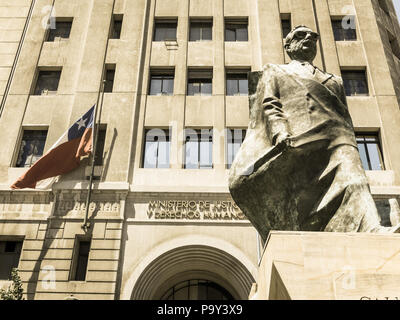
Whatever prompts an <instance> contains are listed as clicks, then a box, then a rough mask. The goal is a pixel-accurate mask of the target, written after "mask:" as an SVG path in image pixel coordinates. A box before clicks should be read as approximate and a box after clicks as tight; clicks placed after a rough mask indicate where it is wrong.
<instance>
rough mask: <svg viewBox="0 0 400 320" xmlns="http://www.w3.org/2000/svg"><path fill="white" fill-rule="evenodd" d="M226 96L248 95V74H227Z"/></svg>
mask: <svg viewBox="0 0 400 320" xmlns="http://www.w3.org/2000/svg"><path fill="white" fill-rule="evenodd" d="M226 79H227V80H226V94H227V95H228V96H236V95H243V96H244V95H247V94H248V80H247V74H246V73H236V74H233V73H227V75H226Z"/></svg>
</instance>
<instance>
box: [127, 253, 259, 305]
mask: <svg viewBox="0 0 400 320" xmlns="http://www.w3.org/2000/svg"><path fill="white" fill-rule="evenodd" d="M254 282H255V281H254V279H253V277H252V275H251V273H250V272H249V271H248V270H247V268H246V267H245V266H244V265H243V264H242V263H241V262H240V261H239V260H237V259H236V258H235V257H233V256H232V255H230V254H229V253H227V252H225V251H223V250H220V249H217V248H214V247H210V246H201V245H189V246H183V247H178V248H175V249H173V250H170V251H168V252H165V253H164V254H162V255H160V256H159V257H158V258H156V259H155V260H154V261H152V262H151V263H150V264H149V265H148V266H147V267H146V269H145V270H144V271H143V272H142V273H141V275H140V277H139V278H138V280H137V281H136V283H135V285H134V288H133V292H132V295H131V299H133V300H159V299H179V300H181V299H183V300H185V299H184V298H185V297H186V298H187V299H195V298H196V299H206V298H207V297H208V296H209V297H210V299H211V298H213V299H214V300H215V299H217V298H218V297H219V299H222V300H224V299H230V300H232V299H233V300H236V299H237V300H245V299H247V298H248V295H249V293H250V289H251V286H252V284H253V283H254ZM207 290H208V291H207ZM174 291H175V292H176V291H179V292H178V296H175V295H174V293H173V292H174ZM191 295H192V296H191Z"/></svg>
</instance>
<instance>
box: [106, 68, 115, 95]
mask: <svg viewBox="0 0 400 320" xmlns="http://www.w3.org/2000/svg"><path fill="white" fill-rule="evenodd" d="M114 77H115V64H107V65H106V70H105V71H104V81H105V82H104V92H113V87H114Z"/></svg>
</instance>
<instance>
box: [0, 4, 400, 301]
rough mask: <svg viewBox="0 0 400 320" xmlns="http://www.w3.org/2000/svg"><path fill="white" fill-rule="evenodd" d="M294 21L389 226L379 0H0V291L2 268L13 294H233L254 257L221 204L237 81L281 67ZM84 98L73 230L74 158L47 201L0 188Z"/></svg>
mask: <svg viewBox="0 0 400 320" xmlns="http://www.w3.org/2000/svg"><path fill="white" fill-rule="evenodd" d="M49 16H50V19H49ZM353 17H355V18H354V19H353ZM338 22H339V23H338ZM297 25H307V26H310V27H312V28H313V29H314V30H317V31H318V32H319V33H320V35H321V41H320V44H319V49H320V50H319V53H318V56H317V59H316V65H317V66H318V67H319V68H320V69H322V70H326V71H327V72H331V73H334V74H338V75H340V74H342V75H343V77H344V78H345V85H346V89H347V90H348V95H349V96H348V104H349V108H350V113H351V115H352V118H353V122H354V125H355V128H356V131H357V134H358V138H359V140H358V141H359V146H360V148H362V150H363V153H362V159H363V163H364V164H365V166H366V169H368V171H367V174H368V177H369V179H370V185H371V190H372V193H373V195H374V197H375V198H376V200H377V203H378V204H379V208H380V210H381V214H382V220H383V221H382V223H388V214H387V212H388V210H389V209H390V205H389V202H388V199H396V198H398V197H399V196H400V148H398V145H399V143H400V125H399V124H400V109H399V108H400V106H399V103H400V48H399V41H398V38H399V35H400V27H399V23H398V21H397V17H396V14H395V11H394V8H393V4H392V1H391V0H386V1H385V0H384V1H378V0H357V1H352V0H323V1H320V0H229V1H223V0H135V1H131V0H101V1H100V0H83V1H82V0H68V1H66V0H0V101H1V105H0V108H1V109H0V131H1V132H2V138H1V144H0V145H1V152H0V271H1V272H0V277H2V280H0V281H2V282H1V283H2V284H3V285H4V286H5V285H7V282H6V281H5V279H6V278H7V277H6V273H7V272H8V271H7V270H8V269H7V268H10V267H11V266H18V268H19V274H20V276H21V278H22V281H23V286H24V290H25V295H26V298H27V299H64V298H65V297H67V296H70V295H73V296H74V297H76V298H78V299H160V298H163V299H167V298H168V299H173V298H175V299H178V298H207V297H209V298H218V299H219V298H234V299H246V298H247V297H248V296H249V293H250V290H251V286H252V284H253V283H254V282H256V280H257V279H256V276H257V272H256V271H257V264H258V260H259V257H260V250H261V246H262V245H261V244H260V240H259V237H258V236H257V233H256V231H255V229H254V228H253V227H252V225H251V224H250V223H249V222H248V221H247V220H246V218H245V217H244V216H243V214H242V213H241V212H240V211H239V209H238V208H237V207H236V205H235V204H234V203H233V201H232V199H231V198H230V195H229V191H228V184H227V177H228V168H229V163H230V161H231V160H232V157H233V156H234V153H235V148H236V147H237V145H238V144H239V145H240V141H241V136H240V137H239V138H237V139H236V137H233V138H232V134H231V133H232V132H233V133H234V134H235V133H237V132H239V133H243V131H242V130H245V129H246V127H247V125H248V96H247V91H246V90H247V89H246V88H247V83H246V81H247V80H246V74H247V72H248V71H257V70H260V69H261V68H262V66H263V65H264V64H266V63H285V62H289V59H288V57H287V56H286V55H285V53H284V51H283V34H284V33H285V32H287V30H288V29H290V27H291V26H297ZM344 25H348V26H351V28H350V31H349V29H346V28H343V26H344ZM48 26H50V28H49V27H48ZM340 26H341V27H340ZM341 28H342V29H343V30H347V31H343V30H340V29H341ZM351 30H352V31H351ZM102 78H103V79H105V80H106V81H105V86H104V87H105V90H104V91H105V92H104V95H100V96H99V88H100V84H101V83H102ZM98 98H99V100H100V103H99V105H100V104H101V105H102V113H101V120H100V122H101V127H100V129H101V132H103V134H102V137H103V138H104V139H103V138H102V139H100V140H101V141H102V147H101V148H100V150H101V151H102V154H101V158H100V160H99V162H98V163H97V166H96V167H95V175H96V177H97V178H96V180H95V182H94V191H93V194H92V202H91V204H90V207H89V222H90V228H89V229H88V230H87V231H85V230H84V229H82V223H83V219H84V215H85V209H86V205H85V201H86V197H87V190H88V179H87V176H88V174H89V172H90V167H89V162H88V159H85V160H83V161H82V163H81V166H80V167H79V168H78V169H77V170H75V171H73V172H71V173H69V174H67V175H64V176H62V177H61V178H59V179H58V181H57V182H56V183H54V184H53V185H52V187H51V188H50V189H44V190H40V189H24V190H17V191H15V190H11V189H10V185H11V184H12V183H13V182H14V181H15V180H16V179H17V178H18V177H19V176H20V175H21V174H22V173H23V172H24V171H25V170H26V169H27V167H29V166H30V165H31V164H33V163H34V161H35V159H36V158H37V157H38V156H40V155H41V154H43V152H46V150H48V149H49V148H50V147H51V146H52V145H53V144H54V143H55V142H56V140H57V139H58V138H59V137H60V136H61V135H62V134H63V133H64V132H65V131H66V130H67V129H68V127H69V126H70V125H71V124H72V123H73V122H74V121H75V120H76V119H78V118H79V117H80V116H81V115H83V114H84V113H85V112H86V111H87V110H88V109H89V108H90V107H91V106H92V105H93V104H94V103H96V101H97V99H98ZM189 129H190V131H189ZM201 129H203V130H206V131H207V132H208V136H207V138H206V139H201V140H196V139H194V140H193V139H190V137H193V135H196V134H197V133H198V132H199V131H198V130H201ZM210 129H212V130H210ZM157 130H158V131H157ZM160 130H161V131H160ZM152 132H153V133H154V132H162V133H163V134H164V137H161V135H162V134H161V135H159V134H152ZM211 133H212V134H211ZM188 137H189V138H188ZM25 146H32V150H34V151H32V150H31V151H29V150H28V151H26V147H25ZM24 148H25V149H24ZM188 150H190V151H191V153H192V154H191V161H188V159H189V158H188V152H189V151H188ZM193 159H194V160H193ZM189 160H190V159H189ZM390 203H392V205H393V204H394V203H395V202H393V201H391V202H390ZM2 264H3V265H2Z"/></svg>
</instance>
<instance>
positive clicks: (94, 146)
mask: <svg viewBox="0 0 400 320" xmlns="http://www.w3.org/2000/svg"><path fill="white" fill-rule="evenodd" d="M103 78H104V74H103V75H102V79H103ZM104 83H105V80H102V81H101V84H100V90H99V94H98V96H97V102H96V106H95V108H94V118H93V129H92V130H93V144H92V156H91V158H90V159H91V164H90V167H91V168H90V178H89V190H88V193H87V197H86V206H85V219H84V220H83V224H82V229H83V230H85V232H87V230H88V229H89V228H90V223H89V222H88V216H89V205H90V200H91V197H92V189H93V178H94V168H95V164H96V150H97V138H98V134H99V127H100V124H101V113H102V109H103V99H104ZM100 96H101V103H100V108H99V102H100ZM99 109H100V110H99ZM98 111H99V117H98V120H97V123H96V119H97V113H98Z"/></svg>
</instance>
